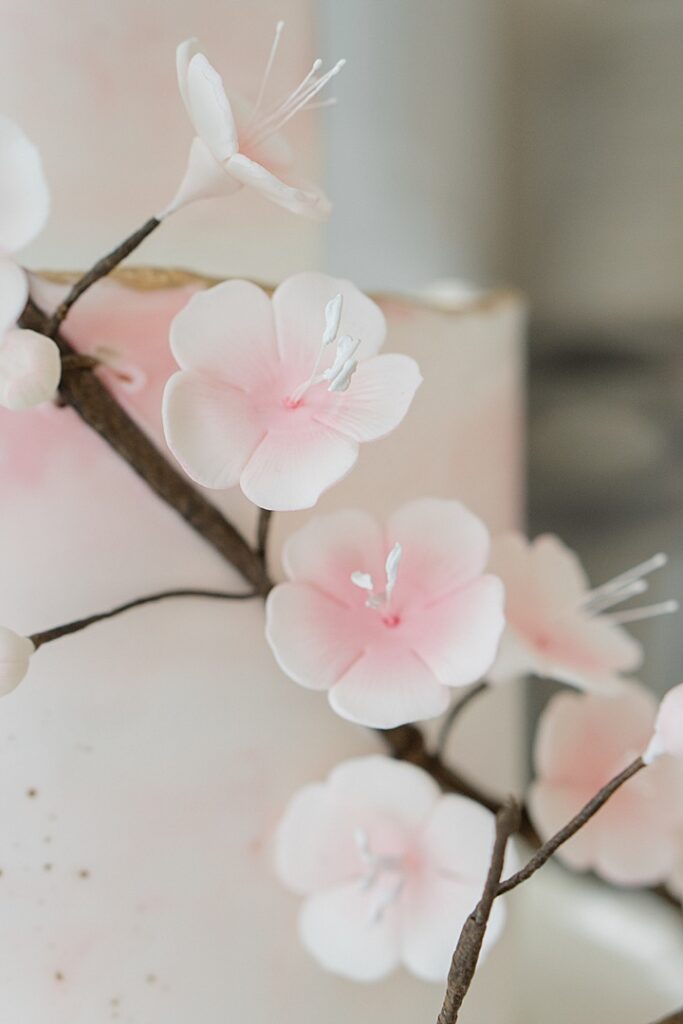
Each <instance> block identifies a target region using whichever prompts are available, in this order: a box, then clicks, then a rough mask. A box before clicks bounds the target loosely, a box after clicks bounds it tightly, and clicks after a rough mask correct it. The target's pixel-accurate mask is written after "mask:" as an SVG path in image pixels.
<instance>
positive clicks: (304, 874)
mask: <svg viewBox="0 0 683 1024" xmlns="http://www.w3.org/2000/svg"><path fill="white" fill-rule="evenodd" d="M358 825H359V821H358V816H357V815H354V813H353V811H352V809H350V808H347V807H346V806H345V805H343V804H342V803H341V802H340V800H339V799H338V797H337V795H336V794H335V793H334V792H333V791H332V789H331V788H330V786H329V785H321V784H319V783H317V784H313V785H309V786H304V787H303V789H300V790H299V791H298V792H297V793H295V795H294V796H293V797H292V799H291V800H290V802H289V804H288V806H287V809H286V811H285V813H284V816H283V818H282V820H281V822H280V824H279V825H278V830H277V834H276V840H275V869H276V872H277V874H278V877H279V878H280V880H281V881H282V882H283V883H284V885H286V886H287V887H288V888H289V889H292V890H293V891H294V892H298V893H301V894H302V895H307V894H308V893H311V892H315V891H316V890H317V889H327V888H330V887H332V886H335V885H339V884H340V883H345V882H348V881H351V880H353V879H357V878H359V877H361V876H362V873H363V865H362V863H361V861H360V856H359V852H358V846H357V844H356V842H355V839H354V836H355V829H356V828H357V827H358Z"/></svg>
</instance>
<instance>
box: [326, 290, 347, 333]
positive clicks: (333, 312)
mask: <svg viewBox="0 0 683 1024" xmlns="http://www.w3.org/2000/svg"><path fill="white" fill-rule="evenodd" d="M343 304H344V300H343V298H342V295H341V293H337V295H335V297H334V298H333V299H330V301H329V302H328V303H327V305H326V306H325V331H324V333H323V345H331V344H332V342H333V341H334V339H335V338H336V337H337V334H338V332H339V322H340V320H341V313H342V306H343Z"/></svg>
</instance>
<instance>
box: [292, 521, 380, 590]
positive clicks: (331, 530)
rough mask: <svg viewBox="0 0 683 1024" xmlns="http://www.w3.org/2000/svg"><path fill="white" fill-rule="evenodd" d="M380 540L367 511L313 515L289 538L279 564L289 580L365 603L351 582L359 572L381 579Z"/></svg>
mask: <svg viewBox="0 0 683 1024" xmlns="http://www.w3.org/2000/svg"><path fill="white" fill-rule="evenodd" d="M386 556H387V552H386V551H385V549H384V537H383V533H382V529H381V528H380V526H379V524H378V523H377V521H376V520H375V519H373V517H372V516H371V515H369V514H368V513H367V512H362V511H360V510H359V509H347V510H345V511H342V512H334V513H332V514H331V515H326V516H316V517H315V518H314V519H311V520H310V521H309V522H308V523H306V525H305V526H304V527H302V528H301V529H300V530H297V531H296V532H295V533H293V534H292V535H291V537H289V539H288V540H287V542H286V544H285V547H284V549H283V552H282V562H283V565H284V568H285V571H286V573H287V575H288V576H289V577H290V579H292V580H296V581H301V582H307V583H311V584H313V585H314V586H316V587H318V588H319V589H321V590H323V591H325V592H326V593H329V594H334V595H335V596H336V597H337V598H339V599H343V600H345V601H346V602H347V603H349V604H352V605H357V604H358V603H359V599H360V603H362V602H363V601H364V600H365V595H364V594H361V593H360V592H359V590H358V588H357V587H354V585H353V584H352V583H351V573H352V572H355V571H356V570H359V571H361V572H369V573H370V574H371V575H373V576H376V577H377V579H378V580H381V579H382V574H383V572H384V561H385V559H386Z"/></svg>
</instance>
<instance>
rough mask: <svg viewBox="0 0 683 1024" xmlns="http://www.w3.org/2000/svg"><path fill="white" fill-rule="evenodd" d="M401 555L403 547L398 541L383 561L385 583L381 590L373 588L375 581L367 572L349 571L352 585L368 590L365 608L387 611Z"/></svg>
mask: <svg viewBox="0 0 683 1024" xmlns="http://www.w3.org/2000/svg"><path fill="white" fill-rule="evenodd" d="M402 555H403V548H402V547H401V545H400V544H399V543H396V544H394V546H393V548H392V549H391V551H390V552H389V554H388V555H387V559H386V562H385V563H384V571H385V573H386V585H385V588H384V590H383V591H381V592H377V591H376V590H375V581H374V580H373V578H372V576H371V575H370V573H369V572H361V571H359V570H356V571H355V572H352V573H351V582H352V583H353V584H354V586H356V587H359V588H360V589H361V590H366V591H367V592H368V598H367V600H366V602H365V606H366V608H375V609H381V610H382V611H384V612H388V610H389V606H390V604H391V595H392V593H393V590H394V587H395V586H396V580H397V578H398V567H399V565H400V562H401V557H402Z"/></svg>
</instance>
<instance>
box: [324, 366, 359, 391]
mask: <svg viewBox="0 0 683 1024" xmlns="http://www.w3.org/2000/svg"><path fill="white" fill-rule="evenodd" d="M357 368H358V360H357V359H347V360H346V362H345V363H344V365H343V366H342V368H341V370H340V371H339V373H338V374H337V376H336V377H335V378H334V380H333V381H332V382H331V384H330V386H329V387H328V389H327V390H328V391H348V390H349V385H350V384H351V378H352V377H353V375H354V373H355V372H356V369H357Z"/></svg>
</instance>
